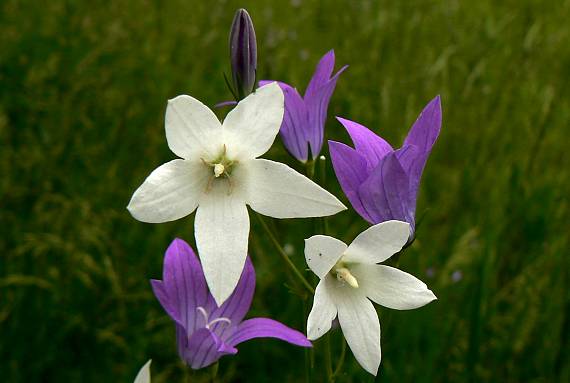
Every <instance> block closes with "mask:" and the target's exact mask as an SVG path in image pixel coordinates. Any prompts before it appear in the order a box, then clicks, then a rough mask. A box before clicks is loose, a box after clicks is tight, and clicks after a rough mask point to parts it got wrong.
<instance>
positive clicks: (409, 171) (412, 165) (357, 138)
mask: <svg viewBox="0 0 570 383" xmlns="http://www.w3.org/2000/svg"><path fill="white" fill-rule="evenodd" d="M337 119H338V121H340V123H341V124H342V125H344V127H345V128H346V130H347V131H348V134H349V135H350V138H351V139H352V142H353V143H354V149H353V148H351V147H350V146H348V145H345V144H343V143H340V142H336V141H329V150H330V154H331V160H332V163H333V167H334V171H335V173H336V176H337V178H338V180H339V182H340V186H341V187H342V190H343V191H344V193H345V194H346V196H347V198H348V200H349V201H350V203H351V204H352V207H353V208H354V210H356V212H357V213H358V214H360V216H361V217H362V218H364V219H365V220H367V221H368V222H370V223H379V222H383V221H387V220H393V219H396V220H400V221H405V222H408V223H409V224H410V239H411V238H413V237H414V233H415V224H416V222H415V211H416V199H417V195H418V189H419V186H420V180H421V177H422V172H423V169H424V166H425V164H426V162H427V159H428V157H429V154H430V153H431V148H432V147H433V145H434V143H435V141H436V139H437V137H438V135H439V131H440V129H441V102H440V98H439V96H437V97H436V98H434V99H433V100H432V101H430V102H429V104H428V105H427V106H426V107H425V108H424V110H423V111H422V113H421V114H420V116H419V117H418V119H417V120H416V122H415V123H414V125H413V126H412V128H411V129H410V132H409V133H408V136H407V137H406V139H405V141H404V144H403V145H402V147H401V148H400V149H397V150H394V149H392V147H391V146H390V144H388V143H387V142H386V141H385V140H384V139H382V138H381V137H379V136H377V135H376V134H374V133H373V132H372V131H370V130H369V129H368V128H366V127H365V126H363V125H360V124H358V123H356V122H354V121H350V120H346V119H344V118H340V117H337Z"/></svg>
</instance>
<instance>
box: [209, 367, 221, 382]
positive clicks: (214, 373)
mask: <svg viewBox="0 0 570 383" xmlns="http://www.w3.org/2000/svg"><path fill="white" fill-rule="evenodd" d="M219 367H220V362H216V363H214V364H213V365H212V367H211V370H210V372H211V375H210V377H211V378H212V383H215V382H216V381H217V379H216V378H217V377H218V368H219Z"/></svg>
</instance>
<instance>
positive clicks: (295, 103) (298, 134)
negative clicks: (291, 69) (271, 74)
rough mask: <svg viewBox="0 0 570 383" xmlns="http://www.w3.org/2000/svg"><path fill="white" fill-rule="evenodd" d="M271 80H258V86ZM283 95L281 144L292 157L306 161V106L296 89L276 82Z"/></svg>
mask: <svg viewBox="0 0 570 383" xmlns="http://www.w3.org/2000/svg"><path fill="white" fill-rule="evenodd" d="M271 82H273V81H268V80H262V81H259V86H263V85H266V84H269V83H271ZM277 83H278V84H279V87H280V88H281V90H282V91H283V95H284V96H285V114H284V115H283V123H282V124H281V129H280V130H279V133H280V134H281V139H282V140H283V145H285V148H286V149H287V151H289V153H291V155H292V156H293V157H295V158H296V159H298V160H299V161H303V162H304V161H307V158H308V156H309V154H308V152H309V136H308V131H307V128H308V125H307V124H308V120H307V108H306V107H305V102H304V101H303V99H302V98H301V96H300V95H299V92H297V89H295V88H293V87H292V86H290V85H288V84H285V83H284V82H280V81H278V82H277Z"/></svg>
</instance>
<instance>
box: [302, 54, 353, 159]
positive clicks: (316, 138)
mask: <svg viewBox="0 0 570 383" xmlns="http://www.w3.org/2000/svg"><path fill="white" fill-rule="evenodd" d="M346 68H348V66H346V65H345V66H344V67H342V68H341V69H340V70H339V71H338V72H337V74H335V75H334V77H333V78H331V79H330V80H328V81H327V82H325V83H324V84H322V86H321V87H320V88H317V89H315V91H314V92H306V93H305V99H304V100H305V106H306V107H307V113H308V120H309V124H308V126H307V134H308V136H309V144H310V145H311V154H312V156H313V159H316V158H317V157H318V155H319V153H320V152H321V148H322V146H323V137H324V131H325V122H326V120H327V111H328V107H329V101H330V98H331V96H332V94H333V92H334V89H335V87H336V81H337V79H338V76H339V75H340V74H341V73H342V72H344V70H345V69H346ZM311 83H312V82H311Z"/></svg>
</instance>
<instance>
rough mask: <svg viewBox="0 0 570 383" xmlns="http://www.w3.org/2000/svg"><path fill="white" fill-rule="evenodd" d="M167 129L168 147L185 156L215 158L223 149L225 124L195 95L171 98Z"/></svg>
mask: <svg viewBox="0 0 570 383" xmlns="http://www.w3.org/2000/svg"><path fill="white" fill-rule="evenodd" d="M165 128H166V140H167V141H168V147H169V148H170V150H172V152H173V153H174V154H176V155H177V156H179V157H182V158H184V159H192V160H198V159H200V158H206V159H213V158H215V157H216V156H218V155H219V153H218V151H220V150H221V148H222V144H221V140H222V124H221V123H220V121H219V120H218V118H217V117H216V115H215V114H214V112H212V111H211V110H210V108H208V107H207V106H206V105H204V104H202V103H201V102H200V101H198V100H196V99H195V98H193V97H190V96H187V95H182V96H178V97H175V98H173V99H172V100H168V106H167V107H166V124H165Z"/></svg>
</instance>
